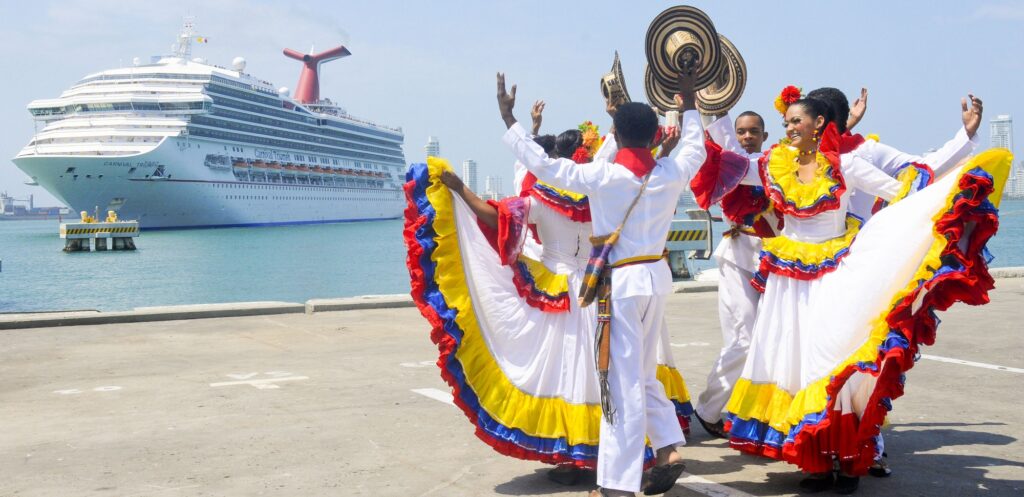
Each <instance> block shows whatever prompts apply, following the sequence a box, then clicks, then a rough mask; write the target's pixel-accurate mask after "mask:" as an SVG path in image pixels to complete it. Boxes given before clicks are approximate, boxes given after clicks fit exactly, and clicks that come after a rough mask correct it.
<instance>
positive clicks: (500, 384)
mask: <svg viewBox="0 0 1024 497" xmlns="http://www.w3.org/2000/svg"><path fill="white" fill-rule="evenodd" d="M445 169H450V166H448V164H447V163H446V162H445V161H443V160H441V159H437V158H433V157H431V158H428V163H427V164H413V165H412V166H411V167H410V169H409V171H408V172H407V173H406V184H405V186H404V190H405V194H406V200H407V207H406V210H405V227H404V230H403V237H404V239H405V243H406V248H407V250H408V252H407V257H406V266H407V268H408V270H409V276H410V285H411V287H412V290H411V295H412V297H413V300H414V301H415V302H416V306H417V307H418V309H419V311H420V313H421V314H422V315H423V317H424V318H425V319H427V321H428V322H429V323H430V325H431V332H430V338H431V340H432V341H433V342H434V343H435V344H436V345H437V346H438V351H439V354H440V357H439V359H438V362H437V364H438V366H439V367H440V368H441V377H442V378H443V379H444V380H445V382H447V383H448V385H449V386H451V388H452V390H453V396H454V402H455V405H456V406H458V407H459V409H461V410H462V412H463V413H464V414H465V415H466V417H467V418H469V420H470V422H472V423H473V425H474V426H475V427H476V435H477V437H478V438H480V439H481V440H482V441H484V442H485V443H487V444H488V445H490V446H491V447H492V448H494V449H495V450H496V451H498V452H500V453H502V454H505V455H508V456H512V457H517V458H520V459H526V460H534V461H541V462H546V463H550V464H563V463H565V464H574V465H576V466H580V467H589V468H593V467H594V466H595V464H596V459H597V443H598V436H599V431H600V430H599V427H600V417H601V407H600V405H599V404H596V403H595V404H569V403H568V402H565V401H564V400H563V399H559V398H542V397H534V396H532V395H530V394H528V393H527V392H524V391H522V390H520V389H519V388H517V387H516V386H515V385H514V384H513V383H512V382H511V381H510V380H509V379H508V378H507V377H506V376H505V375H504V373H503V372H502V370H501V368H500V367H499V365H498V363H497V361H496V360H495V359H494V357H493V356H491V354H490V351H489V350H488V346H487V343H486V342H485V339H484V337H483V335H482V332H481V330H480V324H479V323H480V321H479V319H478V317H477V316H476V311H475V309H474V307H473V302H472V299H471V297H470V295H469V291H468V290H467V288H466V283H465V280H464V276H463V275H465V271H464V267H463V262H462V257H461V255H460V251H459V241H458V235H457V233H456V226H455V219H454V213H453V211H452V199H451V194H450V193H449V192H448V191H447V189H445V187H444V185H442V184H441V183H440V181H439V180H438V177H439V175H440V173H441V171H442V170H445ZM657 374H658V377H659V379H662V383H663V385H665V389H666V394H667V396H668V397H669V398H670V399H672V401H673V403H674V404H675V406H676V412H677V414H679V417H680V424H682V425H683V427H684V429H685V428H687V427H688V419H687V416H689V414H690V413H691V412H692V408H691V407H690V403H689V394H688V392H687V391H686V388H685V384H684V383H683V380H682V376H681V375H679V372H678V371H677V370H676V369H674V368H669V367H667V366H664V365H659V367H658V372H657ZM653 456H654V454H653V452H652V451H651V450H650V448H648V449H647V451H646V453H645V458H646V459H645V460H646V461H647V463H648V464H653V461H654V459H653Z"/></svg>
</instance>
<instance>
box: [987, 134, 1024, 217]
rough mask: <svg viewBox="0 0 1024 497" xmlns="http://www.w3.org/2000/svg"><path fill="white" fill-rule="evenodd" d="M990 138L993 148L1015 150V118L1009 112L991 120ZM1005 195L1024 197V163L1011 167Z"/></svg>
mask: <svg viewBox="0 0 1024 497" xmlns="http://www.w3.org/2000/svg"><path fill="white" fill-rule="evenodd" d="M989 125H990V128H989V135H990V137H989V139H990V145H991V146H992V147H993V148H996V147H998V148H1006V149H1009V150H1010V151H1011V152H1012V151H1013V118H1012V117H1010V116H1009V115H1008V114H1003V115H999V116H996V117H995V119H992V120H991V121H989ZM1003 193H1004V195H1006V196H1008V197H1017V198H1019V197H1024V163H1018V164H1016V165H1015V166H1014V167H1011V168H1010V177H1009V178H1007V181H1006V189H1005V190H1004V192H1003Z"/></svg>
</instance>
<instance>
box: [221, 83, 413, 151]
mask: <svg viewBox="0 0 1024 497" xmlns="http://www.w3.org/2000/svg"><path fill="white" fill-rule="evenodd" d="M214 82H215V83H218V84H222V83H223V82H222V81H221V80H220V79H219V78H214ZM207 90H208V92H209V93H210V94H213V95H216V94H218V93H219V94H223V95H227V96H230V97H234V98H238V99H242V100H247V101H255V102H257V103H260V104H263V105H266V106H269V107H271V108H270V109H265V108H263V107H261V108H260V109H259V111H260V112H270V113H273V114H274V115H277V116H280V117H284V118H286V119H290V120H294V121H301V122H305V123H307V124H318V122H317V119H316V118H314V117H308V116H304V115H301V114H299V112H296V111H298V110H299V109H300V108H299V107H296V108H295V109H296V111H291V112H289V111H284V110H278V109H280V108H281V104H282V101H281V100H280V99H275V98H269V97H265V96H263V95H258V94H253V93H249V92H244V91H238V90H234V89H231V88H223V87H218V86H216V85H209V86H208V87H207ZM271 111H272V112H271ZM324 121H326V122H325V124H327V125H328V126H331V127H335V128H341V129H347V130H349V131H355V132H358V133H365V134H368V135H375V136H380V137H382V138H388V139H391V140H398V139H400V135H398V134H397V133H388V132H385V131H380V130H376V129H368V128H363V127H360V126H355V125H351V124H346V123H341V122H335V121H330V120H324Z"/></svg>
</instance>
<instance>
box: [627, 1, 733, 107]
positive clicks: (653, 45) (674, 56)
mask: <svg viewBox="0 0 1024 497" xmlns="http://www.w3.org/2000/svg"><path fill="white" fill-rule="evenodd" d="M644 47H645V50H646V52H647V70H646V71H645V72H646V74H645V77H644V80H645V81H644V87H645V89H647V93H648V99H649V100H650V101H651V103H652V104H654V105H655V106H657V107H659V108H661V109H662V110H667V109H669V108H671V107H672V95H673V94H674V93H675V91H674V90H675V88H676V86H677V85H678V82H677V78H678V75H679V73H680V72H682V70H683V68H686V67H689V68H692V69H693V71H694V77H695V80H696V81H695V85H694V86H695V87H696V88H697V89H701V88H704V87H706V86H708V85H710V84H711V83H712V82H713V81H714V80H715V78H716V77H717V76H718V73H719V70H720V67H721V63H722V53H721V45H720V43H719V41H718V32H716V31H715V25H714V23H712V22H711V18H709V17H708V16H707V14H705V13H704V12H703V11H701V10H700V9H698V8H696V7H690V6H688V5H679V6H676V7H670V8H669V9H666V10H665V11H664V12H662V13H661V14H658V16H657V17H655V18H654V20H653V21H651V25H650V27H648V28H647V38H646V41H645V43H644ZM666 95H667V97H668V98H667V103H668V105H664V104H665V103H666V99H665V97H666Z"/></svg>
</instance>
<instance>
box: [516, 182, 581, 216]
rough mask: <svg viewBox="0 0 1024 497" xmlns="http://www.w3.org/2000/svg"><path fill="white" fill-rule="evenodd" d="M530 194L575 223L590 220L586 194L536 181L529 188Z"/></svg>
mask: <svg viewBox="0 0 1024 497" xmlns="http://www.w3.org/2000/svg"><path fill="white" fill-rule="evenodd" d="M530 196H531V197H533V198H535V199H537V200H539V201H541V202H543V203H544V204H545V205H547V206H548V207H550V208H551V209H552V210H554V211H555V212H557V213H559V214H561V215H563V216H565V217H567V218H569V219H571V220H573V221H576V222H577V223H589V222H590V201H589V200H587V196H586V195H583V194H580V193H576V192H571V191H569V190H562V189H560V188H555V187H554V186H551V185H549V184H547V183H545V182H543V181H537V182H536V183H534V185H533V187H532V188H531V189H530Z"/></svg>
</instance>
